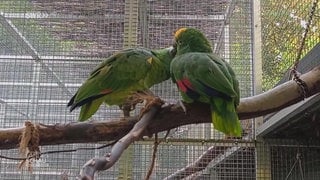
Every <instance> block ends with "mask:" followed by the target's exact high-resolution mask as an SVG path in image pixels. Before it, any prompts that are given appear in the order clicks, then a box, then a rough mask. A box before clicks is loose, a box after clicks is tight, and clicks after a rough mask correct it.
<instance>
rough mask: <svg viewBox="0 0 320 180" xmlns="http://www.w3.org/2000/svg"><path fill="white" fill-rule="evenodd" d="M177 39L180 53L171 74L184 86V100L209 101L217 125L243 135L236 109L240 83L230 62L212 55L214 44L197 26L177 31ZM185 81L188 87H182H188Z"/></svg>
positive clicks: (232, 133) (176, 81)
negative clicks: (187, 85)
mask: <svg viewBox="0 0 320 180" xmlns="http://www.w3.org/2000/svg"><path fill="white" fill-rule="evenodd" d="M175 42H176V43H177V44H176V45H177V46H176V49H177V56H176V57H175V58H174V59H173V60H172V62H171V67H170V73H171V77H172V80H173V82H175V83H179V84H180V86H181V87H180V89H179V90H180V93H181V95H182V98H183V100H185V101H186V102H188V103H192V102H194V101H200V102H203V103H208V104H210V107H211V114H212V123H213V125H214V128H215V129H217V130H219V131H221V132H223V133H225V134H227V135H233V136H241V133H242V129H241V125H240V121H239V118H238V115H237V112H236V106H237V105H238V104H239V102H240V92H239V82H238V80H237V79H236V76H235V73H234V71H233V70H232V68H231V67H230V65H229V64H228V63H227V62H225V61H224V60H223V59H222V58H220V57H219V56H217V55H215V54H213V52H212V46H211V43H210V42H209V41H208V40H207V38H206V37H205V36H204V34H203V33H202V32H200V31H199V30H197V29H194V28H182V29H180V30H178V31H177V32H176V33H175ZM183 83H185V84H186V83H187V84H189V87H183V86H186V85H185V84H183ZM188 94H189V96H188Z"/></svg>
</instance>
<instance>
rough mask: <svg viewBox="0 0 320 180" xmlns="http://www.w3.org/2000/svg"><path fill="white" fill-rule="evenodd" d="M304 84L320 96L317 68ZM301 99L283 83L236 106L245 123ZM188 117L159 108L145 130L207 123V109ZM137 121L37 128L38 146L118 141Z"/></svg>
mask: <svg viewBox="0 0 320 180" xmlns="http://www.w3.org/2000/svg"><path fill="white" fill-rule="evenodd" d="M301 79H302V80H303V81H305V82H306V84H307V86H308V89H309V93H308V96H311V95H314V94H316V93H318V92H320V66H318V67H316V68H314V69H313V70H311V71H309V72H308V73H306V74H303V75H302V76H301ZM302 99H303V95H302V93H301V90H300V88H299V86H298V85H297V83H296V82H295V81H289V82H286V83H284V84H282V85H280V86H277V87H275V88H273V89H271V90H269V91H267V92H265V93H262V94H260V95H257V96H253V97H248V98H243V99H241V102H240V105H239V106H238V109H237V111H238V115H239V118H240V119H248V118H253V117H258V116H262V115H266V114H268V113H270V112H275V111H278V110H280V109H282V108H284V107H287V106H289V105H291V104H294V103H296V102H298V101H300V100H302ZM186 107H187V110H188V111H187V113H188V114H187V115H186V114H185V113H184V112H183V110H182V109H181V108H180V107H176V106H173V105H172V106H167V107H164V108H162V109H161V110H160V111H159V113H158V114H157V116H156V117H155V118H154V119H153V120H152V123H151V124H150V125H149V126H148V131H149V132H150V133H157V132H161V131H165V130H169V129H172V128H176V127H179V126H182V125H187V124H197V123H210V122H211V119H210V110H209V106H208V105H206V104H201V103H194V104H187V105H186ZM137 121H138V117H131V118H126V119H125V120H123V119H118V120H113V121H105V122H94V121H89V122H84V123H78V122H72V123H68V124H54V125H43V124H39V135H40V141H39V145H41V146H43V145H57V144H67V143H88V142H92V143H93V142H98V141H112V140H118V139H120V138H122V137H123V136H125V135H126V134H127V133H128V132H129V131H130V130H131V129H132V127H133V126H134V124H135V123H136V122H137ZM23 130H24V127H19V128H7V129H0V142H1V143H0V149H13V148H18V144H19V137H20V136H21V133H22V132H23Z"/></svg>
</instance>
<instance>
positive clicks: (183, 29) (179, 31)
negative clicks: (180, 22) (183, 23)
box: [174, 27, 187, 38]
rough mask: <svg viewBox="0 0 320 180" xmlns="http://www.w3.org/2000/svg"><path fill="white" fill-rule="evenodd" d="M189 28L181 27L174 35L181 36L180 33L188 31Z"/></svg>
mask: <svg viewBox="0 0 320 180" xmlns="http://www.w3.org/2000/svg"><path fill="white" fill-rule="evenodd" d="M186 30H187V28H185V27H184V28H180V29H178V30H177V31H176V33H174V37H175V38H177V37H178V36H179V34H181V33H182V32H184V31H186Z"/></svg>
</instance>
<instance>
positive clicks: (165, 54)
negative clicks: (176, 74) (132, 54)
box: [154, 46, 177, 69]
mask: <svg viewBox="0 0 320 180" xmlns="http://www.w3.org/2000/svg"><path fill="white" fill-rule="evenodd" d="M154 52H156V54H157V57H158V58H159V60H160V61H161V62H163V63H164V64H165V65H166V66H168V69H169V67H170V63H171V61H172V59H173V58H174V56H175V55H176V53H177V51H176V49H175V48H174V47H173V46H170V47H168V48H164V49H158V50H154Z"/></svg>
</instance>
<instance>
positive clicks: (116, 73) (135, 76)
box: [69, 49, 152, 109]
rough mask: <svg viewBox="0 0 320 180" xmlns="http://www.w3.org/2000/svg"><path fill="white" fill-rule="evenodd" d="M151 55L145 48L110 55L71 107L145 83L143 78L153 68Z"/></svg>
mask: <svg viewBox="0 0 320 180" xmlns="http://www.w3.org/2000/svg"><path fill="white" fill-rule="evenodd" d="M151 57H152V54H151V53H148V52H147V51H146V50H143V49H129V50H124V51H121V52H119V53H117V54H114V55H113V56H111V57H109V58H108V59H106V60H105V61H104V62H102V63H101V64H100V65H98V66H97V68H96V69H95V70H94V71H92V72H91V74H90V76H89V78H88V79H87V80H86V81H85V82H84V83H83V85H82V86H81V87H80V88H79V90H78V91H77V93H76V95H75V97H74V98H73V101H74V102H73V104H72V106H74V107H71V109H73V108H75V107H78V106H81V105H84V104H86V103H87V102H88V101H92V100H94V99H97V98H99V97H102V96H104V95H106V94H110V93H112V92H117V91H126V90H128V91H130V89H128V88H130V87H131V86H132V85H133V84H139V83H140V84H142V85H143V78H144V77H145V76H146V74H147V73H148V71H149V70H150V68H151V65H150V63H148V59H149V58H151ZM141 81H142V82H141ZM69 105H70V103H69Z"/></svg>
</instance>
